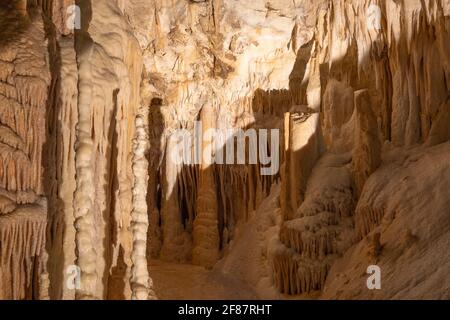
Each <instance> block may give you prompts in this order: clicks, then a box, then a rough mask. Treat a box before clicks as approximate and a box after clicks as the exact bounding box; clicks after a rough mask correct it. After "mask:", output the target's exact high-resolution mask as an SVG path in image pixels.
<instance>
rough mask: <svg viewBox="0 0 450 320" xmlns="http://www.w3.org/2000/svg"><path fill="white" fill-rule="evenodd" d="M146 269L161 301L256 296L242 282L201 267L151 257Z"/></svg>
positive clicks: (235, 298) (241, 298) (237, 298)
mask: <svg viewBox="0 0 450 320" xmlns="http://www.w3.org/2000/svg"><path fill="white" fill-rule="evenodd" d="M149 269H150V277H151V278H152V279H153V289H154V291H155V293H156V295H157V296H158V298H159V299H162V300H169V299H170V300H190V299H194V300H197V299H198V300H219V299H223V300H227V299H233V300H245V299H257V295H256V294H255V293H254V291H253V290H252V289H251V288H250V287H249V285H247V284H246V283H245V282H242V281H240V280H238V279H235V278H234V277H232V276H231V275H226V274H223V273H221V272H217V271H212V270H207V269H205V268H203V267H200V266H195V265H190V264H177V263H171V262H165V261H161V260H152V261H150V265H149Z"/></svg>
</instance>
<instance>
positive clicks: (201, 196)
mask: <svg viewBox="0 0 450 320" xmlns="http://www.w3.org/2000/svg"><path fill="white" fill-rule="evenodd" d="M200 119H201V120H202V126H203V132H204V134H205V132H207V131H208V129H211V128H214V126H215V121H216V119H215V114H214V109H213V108H212V107H211V106H204V107H203V110H202V113H201V117H200ZM205 135H206V134H205ZM212 143H213V137H212V136H209V137H206V138H204V139H203V141H202V146H201V148H202V149H201V151H202V153H201V154H202V157H203V159H202V165H201V171H200V178H199V186H198V196H197V197H198V198H197V208H196V211H197V216H196V217H195V221H194V229H193V242H194V243H193V245H194V247H193V250H192V262H193V263H194V264H198V265H202V266H205V267H209V268H211V267H213V266H214V264H215V263H216V262H217V260H218V259H219V244H220V239H219V229H218V210H217V196H216V192H215V191H216V185H215V181H214V174H213V166H212V164H213V162H212V157H213V154H212V149H211V144H212Z"/></svg>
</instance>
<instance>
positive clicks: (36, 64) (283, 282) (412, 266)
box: [0, 0, 450, 299]
mask: <svg viewBox="0 0 450 320" xmlns="http://www.w3.org/2000/svg"><path fill="white" fill-rule="evenodd" d="M74 5H76V6H74ZM78 14H80V15H81V16H80V17H81V19H80V20H77V18H78ZM449 15H450V4H449V3H448V1H444V0H424V1H418V0H417V1H416V0H411V1H402V2H399V1H394V0H386V1H369V0H338V1H327V0H318V1H313V2H311V1H306V0H304V1H302V0H298V1H292V0H274V1H266V0H264V1H263V0H257V1H243V0H207V1H188V0H176V1H165V0H150V1H148V0H128V1H125V0H97V1H91V0H80V1H73V0H53V1H52V0H48V1H40V0H28V1H12V2H11V3H10V4H8V5H1V6H0V27H1V26H3V27H2V28H0V32H2V34H1V35H0V48H1V51H0V151H1V152H0V241H1V242H0V299H2V298H13V299H28V298H34V299H46V298H52V299H75V298H76V299H130V298H133V299H149V298H155V297H156V296H157V295H158V292H156V293H155V292H154V290H153V284H152V279H151V275H152V270H151V268H150V269H148V265H147V262H148V260H149V259H150V258H151V259H160V260H162V261H165V262H175V263H190V264H195V265H200V266H204V267H206V268H208V269H211V268H212V269H213V271H212V272H227V273H228V274H232V275H233V276H234V277H236V279H241V280H243V281H245V282H247V283H249V284H250V285H251V286H252V287H253V288H254V290H255V292H256V293H257V295H258V296H259V297H268V298H274V297H275V298H279V297H283V296H282V295H280V294H290V295H297V294H298V295H301V296H300V297H303V295H306V296H312V297H323V298H449V297H448V290H447V291H446V288H447V289H448V287H449V285H450V283H449V282H448V277H447V276H446V273H445V270H448V269H449V268H450V256H449V252H448V250H446V248H448V244H449V243H450V229H449V228H450V220H449V219H448V211H449V209H450V207H449V203H448V202H449V201H448V199H449V197H448V193H446V192H445V190H448V189H449V188H450V186H449V184H450V178H449V177H450V172H449V171H450V167H449V163H450V161H449V160H450V159H449V155H450V152H449V151H450V150H449V143H450V142H448V140H449V139H450V131H449V128H450V126H449V123H450V111H449V110H450V100H449V92H450V90H449V89H450V82H449V81H450V80H449V79H450V75H449V72H450V61H449V59H450V47H449V44H448V39H449V38H450V37H449V33H450V25H449V19H450V17H449ZM78 22H79V24H78ZM74 26H75V27H76V28H75V30H74V29H73V27H74ZM196 121H201V126H202V129H203V131H207V129H212V128H214V129H228V128H234V129H236V128H239V129H242V130H252V129H255V130H259V129H277V130H279V138H280V139H279V141H278V140H276V142H278V143H274V142H275V140H274V139H275V138H274V136H271V138H270V139H269V140H268V141H267V143H265V145H264V148H263V149H266V147H267V148H268V149H269V150H268V151H267V150H265V151H267V153H268V154H270V155H271V156H272V157H271V159H272V160H273V161H275V159H276V158H275V154H279V163H278V164H277V166H276V168H277V169H278V170H275V172H272V174H269V175H264V174H262V172H264V171H263V170H262V169H264V168H265V167H267V166H268V164H267V163H263V162H261V161H257V162H256V163H248V162H246V163H245V164H237V163H234V164H226V163H224V164H221V163H217V162H213V163H197V162H195V163H194V162H193V163H176V162H174V161H173V157H172V156H173V154H174V152H176V150H178V149H177V148H178V147H179V144H178V143H177V133H179V132H180V130H184V132H188V133H191V134H192V133H195V131H196ZM247 132H249V131H247ZM255 132H259V131H255ZM215 138H217V137H215V136H212V137H209V138H207V139H203V144H201V145H200V148H199V150H198V149H196V148H195V147H194V146H189V147H188V148H186V150H185V151H186V152H187V153H189V154H191V155H195V156H200V157H204V156H206V157H207V158H211V159H215V157H218V155H219V154H221V153H223V154H224V155H225V156H226V155H227V154H228V153H229V152H230V151H229V149H228V146H229V145H235V141H234V140H232V139H228V140H226V139H225V140H224V141H221V142H220V143H219V145H218V149H217V150H210V149H208V144H209V143H210V142H212V140H214V139H215ZM258 139H260V137H258ZM271 139H272V140H271ZM205 140H206V141H205ZM217 141H218V140H217ZM258 141H260V140H258ZM258 147H259V148H261V145H259V146H258ZM249 150H250V149H249V147H248V148H246V149H245V152H246V153H247V159H249V158H250V156H251V155H250V154H249V153H250V151H249ZM258 151H261V150H258ZM197 152H200V153H201V155H198V154H196V153H197ZM258 159H260V158H258ZM271 164H273V163H271ZM374 264H375V265H379V266H380V267H381V269H382V273H383V284H382V288H383V290H368V289H367V287H366V285H365V283H366V281H365V280H366V277H365V276H366V274H365V272H366V269H367V267H368V266H369V265H374ZM436 266H438V267H436ZM10 270H15V272H13V273H11V272H10ZM419 270H420V271H419ZM418 273H420V276H418ZM424 279H425V280H424ZM77 284H79V286H78V285H77Z"/></svg>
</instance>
